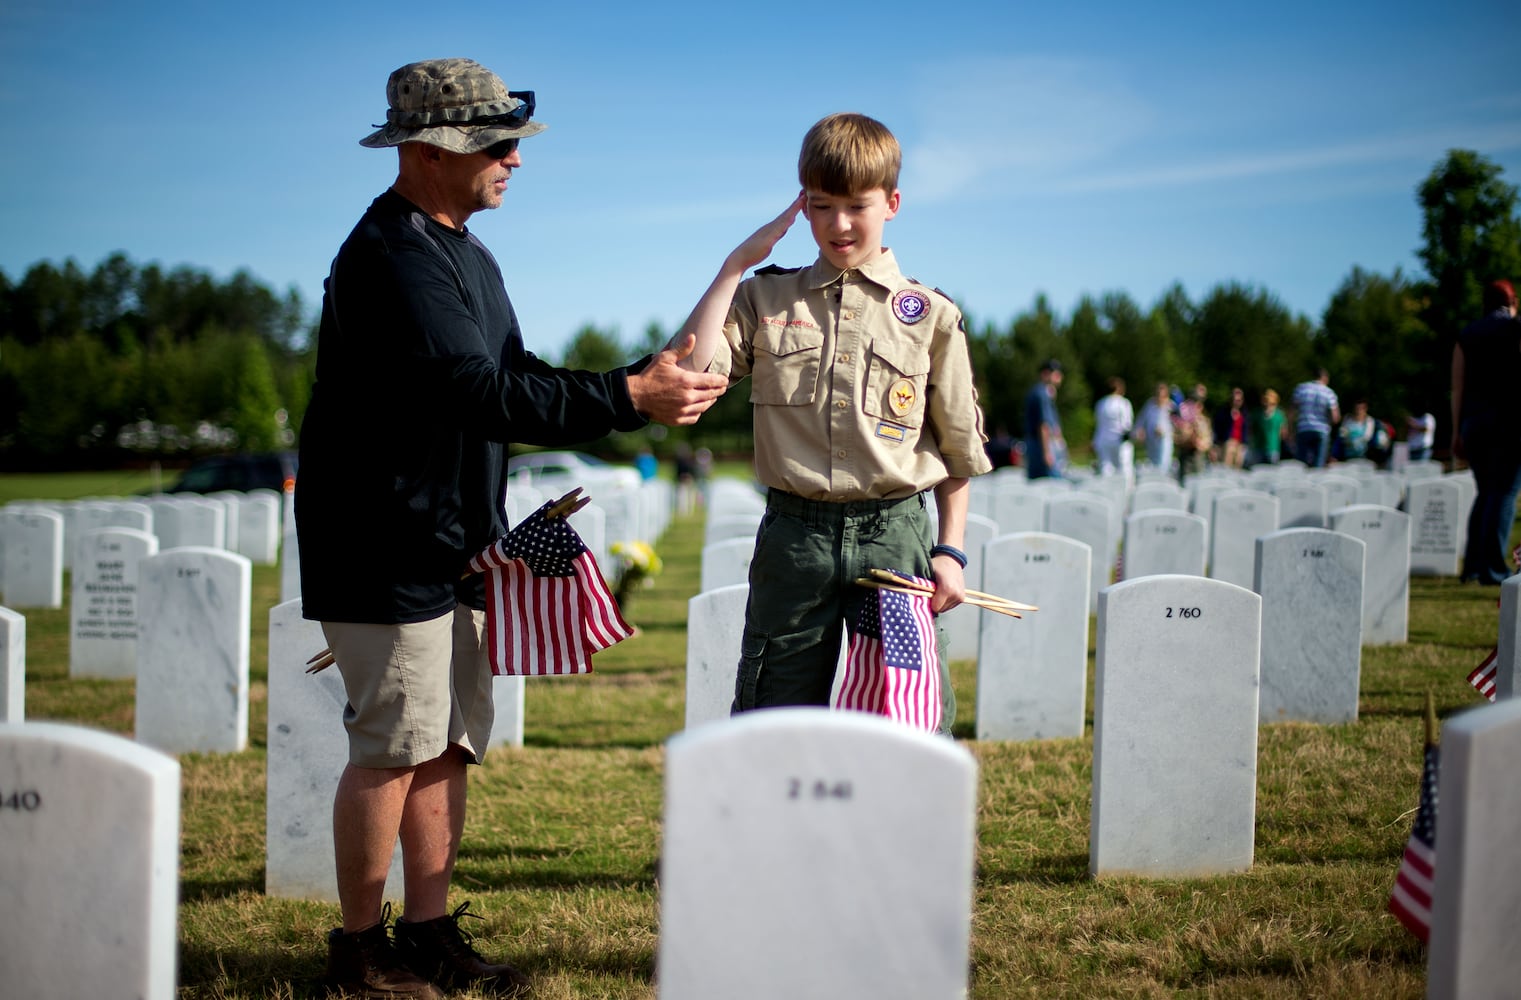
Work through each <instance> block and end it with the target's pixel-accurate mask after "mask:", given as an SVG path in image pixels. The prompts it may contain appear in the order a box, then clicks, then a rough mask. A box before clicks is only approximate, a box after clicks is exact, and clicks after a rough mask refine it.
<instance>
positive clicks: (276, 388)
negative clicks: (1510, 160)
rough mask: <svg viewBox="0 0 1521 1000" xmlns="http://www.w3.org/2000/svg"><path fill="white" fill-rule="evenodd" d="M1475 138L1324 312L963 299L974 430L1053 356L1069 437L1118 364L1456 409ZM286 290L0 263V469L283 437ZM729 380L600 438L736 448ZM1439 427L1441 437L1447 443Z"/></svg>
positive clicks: (304, 323)
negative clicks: (1452, 364)
mask: <svg viewBox="0 0 1521 1000" xmlns="http://www.w3.org/2000/svg"><path fill="white" fill-rule="evenodd" d="M1502 173H1503V172H1502V170H1501V169H1500V168H1499V167H1498V166H1497V165H1496V164H1494V163H1493V162H1491V161H1489V160H1487V159H1486V158H1485V157H1483V156H1481V155H1480V154H1478V153H1476V152H1473V151H1470V150H1451V151H1449V152H1448V154H1447V155H1446V157H1445V158H1444V159H1443V160H1442V161H1441V162H1440V163H1438V164H1437V165H1436V166H1435V167H1434V168H1433V169H1432V171H1431V172H1430V174H1429V175H1428V176H1427V177H1426V178H1425V179H1424V180H1423V181H1422V182H1421V184H1420V185H1418V187H1417V188H1416V191H1415V195H1416V198H1417V201H1418V203H1419V204H1420V206H1421V211H1422V218H1423V226H1422V231H1421V233H1420V234H1419V244H1418V249H1417V255H1418V257H1419V259H1420V260H1421V262H1422V264H1423V265H1424V267H1425V273H1424V274H1420V275H1406V274H1403V273H1401V272H1400V271H1399V270H1398V269H1396V270H1395V271H1394V273H1392V274H1378V273H1374V272H1370V271H1366V270H1364V269H1362V268H1361V267H1353V268H1352V269H1351V271H1350V272H1349V273H1348V274H1347V276H1346V277H1345V278H1344V279H1343V281H1342V282H1341V284H1340V286H1339V287H1338V288H1337V289H1336V291H1335V292H1334V293H1333V294H1332V296H1331V299H1330V301H1329V302H1328V303H1327V305H1326V308H1325V310H1324V312H1323V313H1322V314H1321V316H1320V317H1318V320H1312V319H1310V318H1309V317H1307V316H1304V315H1296V314H1294V313H1292V312H1291V311H1290V310H1289V309H1288V308H1287V307H1285V306H1284V305H1283V303H1282V302H1281V301H1280V300H1279V299H1278V298H1277V296H1275V295H1274V294H1273V293H1272V292H1271V290H1269V289H1266V288H1263V287H1259V286H1255V285H1250V284H1241V283H1237V282H1230V283H1224V284H1220V285H1217V286H1215V287H1214V288H1212V289H1210V290H1209V291H1207V292H1206V293H1205V294H1204V295H1203V297H1202V298H1201V299H1199V300H1198V301H1194V300H1192V299H1190V298H1189V296H1188V295H1187V293H1186V292H1185V291H1184V289H1183V288H1182V286H1181V285H1174V286H1173V287H1172V288H1170V289H1168V290H1167V291H1165V292H1164V293H1163V294H1162V295H1161V296H1160V297H1159V298H1158V299H1157V300H1156V301H1155V302H1153V303H1151V304H1150V305H1147V306H1143V305H1142V304H1140V303H1137V302H1136V301H1135V300H1134V299H1132V298H1131V297H1130V296H1129V295H1128V294H1126V293H1124V292H1120V291H1114V292H1106V293H1103V294H1098V295H1088V296H1084V297H1083V298H1082V299H1080V300H1079V301H1078V303H1077V304H1076V306H1075V307H1074V308H1073V309H1072V311H1071V313H1070V314H1069V315H1066V316H1062V315H1060V314H1058V313H1057V311H1056V310H1054V309H1053V308H1052V306H1051V304H1050V302H1049V301H1048V300H1047V299H1046V298H1045V296H1043V295H1040V296H1037V297H1036V299H1035V301H1034V302H1033V304H1032V306H1031V308H1030V309H1028V310H1027V311H1025V312H1023V313H1021V314H1019V315H1017V316H1015V317H1014V318H1013V319H1011V320H1009V321H1007V322H1005V323H1001V324H1000V323H995V322H991V321H982V320H979V319H978V318H977V317H976V314H975V311H974V308H972V307H973V305H974V304H969V303H963V304H962V305H963V310H964V312H965V313H966V317H967V335H968V339H969V341H970V345H971V353H972V361H973V367H974V369H975V374H976V379H977V385H978V392H979V396H980V399H981V403H982V407H983V412H984V414H985V415H986V417H987V425H988V427H987V429H988V431H989V432H990V433H991V432H993V431H994V430H996V429H997V428H999V427H1003V428H1006V429H1007V430H1008V431H1010V432H1011V433H1013V434H1015V435H1018V434H1021V433H1022V432H1023V430H1024V427H1023V420H1024V414H1023V397H1024V394H1025V392H1026V390H1027V389H1028V388H1029V386H1030V385H1031V384H1032V383H1033V381H1034V380H1035V373H1036V370H1037V368H1038V367H1039V365H1040V362H1041V361H1043V360H1045V359H1046V358H1057V359H1059V360H1060V361H1061V362H1062V364H1063V367H1064V369H1065V371H1066V376H1067V377H1066V381H1065V382H1064V384H1063V386H1062V391H1061V393H1060V394H1059V396H1058V400H1057V403H1058V407H1059V409H1060V411H1061V414H1062V418H1063V425H1064V427H1065V428H1066V434H1067V438H1068V440H1069V442H1071V443H1072V444H1073V445H1077V446H1080V445H1082V444H1083V443H1084V442H1086V441H1087V439H1088V435H1089V434H1090V432H1091V430H1092V421H1093V417H1092V412H1093V410H1092V407H1093V403H1094V402H1095V401H1096V400H1097V399H1098V398H1100V397H1101V396H1103V395H1104V394H1105V393H1106V392H1107V391H1108V390H1107V388H1106V386H1105V383H1106V382H1107V380H1108V379H1109V378H1110V377H1112V376H1117V377H1119V378H1121V379H1124V380H1125V382H1126V384H1127V387H1128V389H1127V392H1128V394H1129V395H1130V396H1131V398H1132V399H1133V400H1143V399H1145V398H1146V397H1147V396H1149V395H1150V394H1151V390H1152V387H1153V386H1155V385H1156V384H1157V383H1158V382H1165V383H1169V384H1177V385H1181V386H1191V385H1193V384H1194V383H1197V382H1202V383H1204V384H1205V385H1206V386H1208V387H1209V390H1210V398H1212V399H1223V398H1226V397H1227V396H1228V392H1229V389H1230V388H1231V387H1236V386H1239V387H1241V388H1243V389H1244V390H1246V393H1247V399H1248V401H1249V403H1252V404H1254V403H1255V401H1256V399H1257V397H1258V395H1259V394H1260V392H1261V391H1262V390H1263V389H1266V388H1275V389H1277V390H1278V392H1279V393H1280V395H1283V396H1284V397H1285V398H1286V397H1287V396H1288V393H1289V392H1290V391H1292V388H1293V386H1294V385H1296V384H1297V383H1299V382H1302V381H1304V380H1305V379H1306V378H1308V377H1310V375H1311V373H1312V371H1313V369H1314V368H1316V367H1321V366H1323V367H1325V368H1326V369H1328V370H1329V371H1330V373H1331V381H1332V386H1333V388H1335V389H1336V390H1337V392H1338V393H1339V394H1340V395H1341V397H1342V398H1343V400H1344V401H1346V402H1347V403H1350V402H1351V401H1352V400H1353V399H1357V398H1364V399H1366V400H1367V401H1368V404H1369V410H1370V412H1372V413H1373V414H1374V415H1375V416H1378V417H1380V418H1382V419H1385V420H1389V421H1392V422H1394V423H1395V425H1396V426H1397V427H1398V426H1403V422H1404V419H1403V418H1404V416H1405V415H1407V414H1411V413H1417V414H1418V413H1425V412H1430V413H1434V414H1436V416H1437V418H1438V420H1439V421H1441V422H1442V424H1443V425H1444V426H1445V424H1446V421H1447V419H1448V407H1447V400H1448V380H1449V376H1448V371H1449V359H1450V357H1451V353H1452V344H1453V340H1454V337H1455V336H1456V334H1457V332H1458V331H1459V330H1461V329H1462V327H1463V325H1464V324H1465V323H1467V322H1468V321H1470V320H1472V319H1474V318H1477V317H1478V316H1479V314H1480V308H1481V296H1482V289H1483V287H1484V285H1485V284H1486V283H1488V282H1489V281H1491V280H1494V279H1496V278H1502V277H1503V278H1509V279H1511V280H1512V281H1517V280H1521V218H1518V216H1517V190H1516V188H1515V186H1513V185H1511V184H1509V183H1507V182H1506V181H1505V180H1504V178H1503V176H1502ZM310 322H311V321H310V318H309V316H308V312H307V307H306V304H305V303H304V302H302V300H301V297H300V295H299V293H298V292H296V291H295V290H294V289H291V290H290V291H288V292H287V293H285V294H284V295H283V296H281V295H278V294H276V293H274V292H273V291H271V290H270V289H268V288H267V287H265V286H263V285H262V284H260V283H259V282H258V281H257V280H255V279H254V278H253V277H252V276H251V275H249V274H248V273H247V272H245V271H239V272H237V273H235V274H234V275H232V277H231V278H229V279H227V280H224V281H219V280H217V279H215V278H213V277H211V276H210V275H208V274H206V273H205V272H203V271H199V270H196V269H194V268H190V267H179V268H176V269H174V270H170V271H165V270H163V269H162V268H161V267H160V266H159V265H157V264H147V265H137V264H134V263H133V262H132V261H131V260H130V259H128V257H127V256H126V255H125V254H122V253H117V254H113V255H111V256H110V257H108V258H107V259H106V260H104V261H102V262H101V263H100V264H99V265H97V266H96V267H95V268H94V270H93V271H90V272H89V273H86V272H85V271H84V270H82V269H81V268H80V267H79V266H78V265H77V264H76V263H75V262H74V261H72V260H69V261H66V262H64V263H63V264H62V265H61V266H55V265H54V264H51V263H47V262H41V263H37V264H34V265H32V267H31V268H29V269H28V270H27V272H26V274H25V275H23V276H22V277H21V278H20V279H19V280H18V281H15V282H12V281H11V279H10V278H8V277H7V276H6V275H5V274H4V273H3V272H0V467H3V468H9V469H21V468H49V467H52V468H65V467H89V466H102V465H110V464H119V463H121V462H123V461H128V460H132V459H134V458H136V459H141V458H145V457H149V458H155V459H159V458H166V457H169V458H172V457H175V456H186V455H188V454H195V453H201V452H210V451H231V450H264V449H268V448H275V447H283V446H289V445H290V444H291V443H292V442H294V441H295V439H296V436H297V435H298V434H299V431H300V424H301V416H302V414H303V412H304V410H305V406H306V401H307V397H308V394H309V393H310V388H311V381H312V377H313V375H312V373H313V371H314V363H315V357H314V352H315V344H316V337H315V336H314V335H312V334H313V331H312V330H311V328H310ZM668 336H669V335H668V334H667V333H666V331H664V330H662V329H661V327H660V326H659V325H658V324H651V325H650V326H648V327H646V328H645V330H644V331H643V332H642V335H641V336H639V337H636V338H635V339H634V341H633V342H631V343H624V342H622V341H621V340H620V338H619V337H618V335H617V333H616V332H610V331H604V330H599V329H597V328H595V327H585V328H583V329H581V330H580V331H577V332H576V333H575V334H574V335H573V336H572V338H571V339H570V341H569V342H568V345H567V347H566V350H565V352H564V354H563V355H562V357H560V358H558V359H551V360H556V361H559V362H560V363H562V364H565V365H567V366H568V367H573V368H591V369H606V368H610V367H614V366H617V365H620V364H623V363H625V362H626V361H628V360H631V359H632V358H634V357H638V356H640V355H641V354H644V353H647V352H648V351H651V350H655V349H658V348H659V347H660V346H662V345H663V344H664V343H665V341H666V340H667V338H668ZM748 395H749V394H748V392H746V391H745V388H744V386H743V385H741V386H740V387H738V389H737V390H736V391H735V392H732V393H730V394H729V395H727V396H725V397H724V398H723V399H721V400H720V401H719V402H718V404H716V405H715V406H714V408H713V409H712V410H710V411H709V413H708V414H707V415H706V416H704V418H703V420H702V421H701V422H700V423H699V424H698V425H697V426H696V427H692V428H679V429H673V430H669V431H667V430H666V429H665V428H650V429H649V430H647V431H642V432H637V433H632V434H622V435H614V436H613V437H612V438H610V439H608V440H607V441H605V442H602V443H601V444H599V445H598V446H597V450H603V451H606V452H609V453H612V454H615V455H622V456H625V457H627V456H631V455H632V454H634V452H635V451H637V450H638V449H640V448H642V447H646V446H649V447H653V448H654V449H655V450H656V451H657V453H662V452H664V451H666V450H668V449H669V448H670V447H672V446H673V445H674V444H675V443H676V442H678V441H686V442H688V443H690V444H692V445H693V446H694V447H695V446H698V445H705V446H707V447H709V448H712V449H713V450H714V451H715V452H719V453H735V452H745V451H748V450H749V449H750V408H749V403H748ZM1446 437H1447V435H1446V433H1445V431H1439V434H1438V438H1437V440H1438V442H1442V441H1445V440H1446Z"/></svg>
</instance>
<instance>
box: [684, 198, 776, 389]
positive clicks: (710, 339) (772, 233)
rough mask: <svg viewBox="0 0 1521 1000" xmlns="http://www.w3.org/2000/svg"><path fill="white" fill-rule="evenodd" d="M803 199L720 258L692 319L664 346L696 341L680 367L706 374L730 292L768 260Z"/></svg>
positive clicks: (715, 347)
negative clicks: (746, 275) (747, 272)
mask: <svg viewBox="0 0 1521 1000" xmlns="http://www.w3.org/2000/svg"><path fill="white" fill-rule="evenodd" d="M803 199H804V196H803V195H802V194H799V195H798V196H797V198H796V199H794V200H793V202H792V204H790V205H788V206H787V207H786V208H785V209H784V210H783V211H782V214H781V215H778V216H777V217H776V218H774V219H772V220H771V221H770V222H768V223H766V224H765V225H764V226H761V227H760V228H759V229H757V230H756V231H755V232H753V233H751V234H750V237H749V239H747V240H745V241H744V242H743V243H741V244H740V245H739V246H737V247H735V248H734V250H733V251H732V252H731V253H730V254H729V256H727V257H725V258H724V265H723V267H721V268H720V269H719V271H718V277H716V278H714V279H713V284H711V285H709V286H708V290H707V291H706V292H704V293H703V295H702V298H701V299H699V300H698V301H697V306H696V307H695V308H694V309H693V310H692V315H690V316H688V317H687V321H686V323H684V324H683V325H682V327H681V329H680V330H678V331H676V335H675V336H674V337H672V338H671V342H670V343H669V344H667V345H666V347H667V348H674V347H676V346H678V345H681V344H684V343H685V342H686V338H688V337H695V338H696V342H695V345H694V347H693V348H692V351H691V353H689V354H687V355H685V356H684V357H683V358H681V360H680V362H679V363H680V365H681V367H683V368H686V369H688V370H690V371H697V372H700V371H705V370H707V367H708V362H709V361H711V360H713V352H714V351H716V350H718V345H719V342H720V341H721V340H722V339H723V326H724V317H725V316H727V315H728V314H729V303H731V302H733V301H734V290H735V289H736V288H738V287H739V281H740V279H741V278H743V277H744V276H745V272H746V271H748V270H749V269H750V268H752V267H754V266H755V265H756V264H759V263H760V262H761V261H763V260H765V259H766V258H767V257H769V256H771V250H772V248H774V247H775V246H776V244H777V243H778V242H780V240H781V238H782V237H783V236H786V235H787V230H789V229H791V228H792V222H793V220H794V219H796V218H797V214H798V212H800V211H802V209H803V204H804V200H803Z"/></svg>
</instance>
